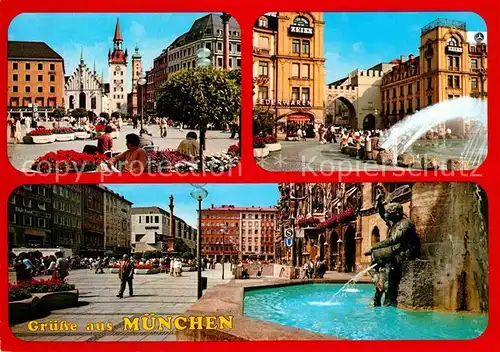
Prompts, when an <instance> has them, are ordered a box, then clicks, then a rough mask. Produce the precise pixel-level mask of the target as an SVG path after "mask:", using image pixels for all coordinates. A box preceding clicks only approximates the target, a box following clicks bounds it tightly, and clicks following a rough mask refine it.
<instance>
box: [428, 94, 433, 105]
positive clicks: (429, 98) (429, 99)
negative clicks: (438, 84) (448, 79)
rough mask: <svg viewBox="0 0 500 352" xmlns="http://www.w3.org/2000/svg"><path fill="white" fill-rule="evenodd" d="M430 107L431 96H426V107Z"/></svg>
mask: <svg viewBox="0 0 500 352" xmlns="http://www.w3.org/2000/svg"><path fill="white" fill-rule="evenodd" d="M430 105H432V95H428V96H427V106H430Z"/></svg>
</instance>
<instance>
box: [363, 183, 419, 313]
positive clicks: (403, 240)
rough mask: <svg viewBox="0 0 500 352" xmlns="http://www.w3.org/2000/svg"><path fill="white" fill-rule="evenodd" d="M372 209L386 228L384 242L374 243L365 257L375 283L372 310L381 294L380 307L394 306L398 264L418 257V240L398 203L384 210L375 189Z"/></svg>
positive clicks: (412, 226)
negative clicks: (368, 259) (376, 212)
mask: <svg viewBox="0 0 500 352" xmlns="http://www.w3.org/2000/svg"><path fill="white" fill-rule="evenodd" d="M376 208H377V210H378V212H379V214H380V216H381V217H382V219H383V220H384V221H385V223H386V224H387V226H388V229H387V239H386V240H384V241H382V242H378V243H376V244H375V245H374V246H373V247H372V248H371V249H370V250H369V251H367V252H366V253H365V255H371V257H372V262H373V263H374V264H377V266H376V267H375V274H374V275H373V276H374V280H375V281H376V290H375V297H374V300H373V305H374V306H380V305H381V300H382V296H383V295H384V294H385V299H384V306H396V305H397V296H398V287H399V282H400V280H401V269H402V264H403V262H404V261H406V260H412V259H415V258H417V257H419V256H420V239H419V237H418V235H417V233H416V230H415V224H414V223H413V222H412V221H411V220H410V219H408V218H407V217H406V216H405V214H404V213H403V206H402V205H401V204H399V203H389V204H387V205H385V206H384V201H383V193H382V192H381V190H380V189H379V192H378V195H377V199H376Z"/></svg>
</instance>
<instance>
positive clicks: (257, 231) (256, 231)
mask: <svg viewBox="0 0 500 352" xmlns="http://www.w3.org/2000/svg"><path fill="white" fill-rule="evenodd" d="M255 234H256V235H258V234H259V230H257V229H255ZM255 242H257V237H255Z"/></svg>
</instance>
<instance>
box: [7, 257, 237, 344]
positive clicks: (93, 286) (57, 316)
mask: <svg viewBox="0 0 500 352" xmlns="http://www.w3.org/2000/svg"><path fill="white" fill-rule="evenodd" d="M225 269H226V275H225V280H224V281H223V280H222V279H221V268H220V267H218V268H217V269H216V270H208V271H203V272H202V275H203V276H204V277H207V278H208V288H210V287H213V286H215V285H218V284H222V283H225V282H229V280H230V278H229V276H231V275H230V267H229V265H227V266H226V268H225ZM106 271H107V272H106V273H105V274H94V273H93V272H92V271H89V270H84V269H81V270H74V271H71V273H70V276H69V278H68V281H69V282H70V283H73V284H75V285H76V288H77V289H78V290H79V293H80V296H79V306H78V307H73V308H68V309H60V310H55V311H53V312H52V313H51V314H50V315H49V316H47V317H43V318H40V319H38V320H37V321H38V322H40V323H44V322H49V321H54V320H55V321H62V320H66V321H67V322H68V323H77V324H78V329H77V331H75V332H31V331H29V330H28V327H27V326H28V322H25V323H21V324H16V325H12V326H11V329H12V332H13V333H14V335H15V336H17V337H18V338H20V339H22V340H26V341H175V331H168V332H158V331H156V332H146V331H142V332H130V331H123V317H130V318H133V317H139V316H141V315H142V314H144V313H155V314H156V315H162V316H166V315H171V316H177V315H180V314H183V313H184V312H185V311H186V309H187V307H188V306H189V304H191V303H192V302H195V301H196V300H197V281H196V272H184V273H182V277H172V276H170V275H169V274H165V273H160V274H154V275H135V278H134V296H133V297H128V289H127V290H125V294H124V298H122V299H119V298H117V297H116V294H117V293H118V290H119V286H120V281H119V279H118V274H110V273H109V269H106ZM92 322H93V323H98V322H105V323H112V324H113V328H112V330H111V331H87V329H86V327H87V324H88V323H92Z"/></svg>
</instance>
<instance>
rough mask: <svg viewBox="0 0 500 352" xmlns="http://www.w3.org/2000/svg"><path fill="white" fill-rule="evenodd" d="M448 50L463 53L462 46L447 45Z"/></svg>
mask: <svg viewBox="0 0 500 352" xmlns="http://www.w3.org/2000/svg"><path fill="white" fill-rule="evenodd" d="M446 52H447V53H453V54H461V53H462V47H460V46H451V45H448V46H447V47H446Z"/></svg>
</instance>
